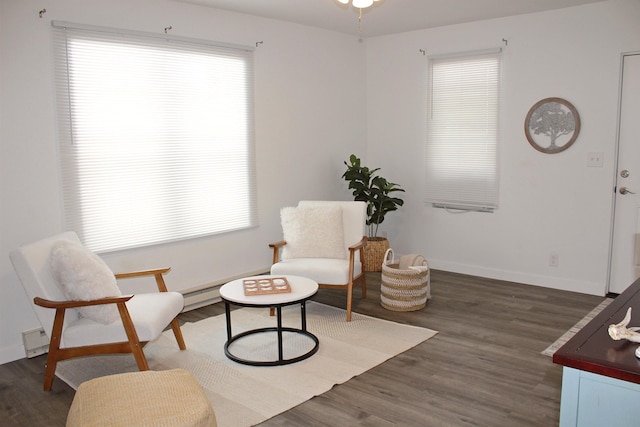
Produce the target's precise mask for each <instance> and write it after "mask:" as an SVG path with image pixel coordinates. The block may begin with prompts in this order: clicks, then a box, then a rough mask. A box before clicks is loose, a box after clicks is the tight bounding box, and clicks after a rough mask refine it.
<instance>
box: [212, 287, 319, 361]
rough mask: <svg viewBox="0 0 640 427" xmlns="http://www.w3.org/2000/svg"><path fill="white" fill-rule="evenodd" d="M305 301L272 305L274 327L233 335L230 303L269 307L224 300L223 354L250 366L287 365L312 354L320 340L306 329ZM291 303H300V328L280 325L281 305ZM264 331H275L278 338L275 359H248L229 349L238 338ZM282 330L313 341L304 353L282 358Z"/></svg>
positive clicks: (314, 352)
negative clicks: (225, 332) (276, 356)
mask: <svg viewBox="0 0 640 427" xmlns="http://www.w3.org/2000/svg"><path fill="white" fill-rule="evenodd" d="M306 302H307V300H306V299H305V300H303V301H295V302H292V303H287V304H279V305H275V306H273V308H275V309H276V320H277V326H276V327H266V328H258V329H252V330H249V331H245V332H242V333H240V334H237V335H233V334H232V333H231V307H230V305H231V304H234V305H239V306H243V307H265V308H269V307H266V306H257V305H253V304H239V303H236V302H229V301H227V300H224V309H225V316H226V319H227V342H226V343H225V344H224V354H225V355H226V356H227V357H228V358H229V359H231V360H233V361H234V362H238V363H242V364H244V365H251V366H280V365H288V364H291V363H296V362H300V361H301V360H305V359H308V358H309V357H311V356H313V355H314V354H316V352H317V351H318V347H319V346H320V341H319V340H318V337H316V336H315V335H313V334H312V333H311V332H309V331H307V313H306ZM293 304H300V317H301V327H300V329H298V328H289V327H283V326H282V307H283V306H285V305H293ZM265 332H276V334H277V340H278V359H277V360H250V359H243V358H241V357H238V356H236V355H234V354H232V353H231V351H230V350H229V347H230V346H231V344H232V343H234V342H235V341H237V340H239V339H241V338H244V337H247V336H250V335H255V334H261V333H265ZM283 332H286V333H295V334H300V335H304V336H306V337H308V338H310V339H311V340H312V341H313V343H314V344H313V347H312V348H311V349H310V350H309V351H307V352H306V353H304V354H301V355H299V356H296V357H291V358H287V359H285V358H284V351H283V348H282V335H283Z"/></svg>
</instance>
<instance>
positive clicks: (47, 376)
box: [44, 308, 65, 391]
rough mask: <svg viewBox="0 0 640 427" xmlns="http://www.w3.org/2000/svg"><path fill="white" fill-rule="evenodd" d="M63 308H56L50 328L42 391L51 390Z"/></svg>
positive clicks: (58, 351)
mask: <svg viewBox="0 0 640 427" xmlns="http://www.w3.org/2000/svg"><path fill="white" fill-rule="evenodd" d="M64 314H65V309H64V308H57V309H56V315H55V317H54V319H53V327H52V328H51V340H50V341H49V354H48V355H47V367H46V369H45V372H44V391H49V390H51V386H52V385H53V377H54V375H55V373H56V366H57V364H58V354H59V353H60V337H61V336H62V324H63V323H64Z"/></svg>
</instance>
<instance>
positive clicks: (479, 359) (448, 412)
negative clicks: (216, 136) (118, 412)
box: [0, 271, 603, 427]
mask: <svg viewBox="0 0 640 427" xmlns="http://www.w3.org/2000/svg"><path fill="white" fill-rule="evenodd" d="M367 282H368V285H369V286H368V298H366V299H364V300H362V299H360V298H359V295H360V294H359V291H356V299H355V300H354V310H355V311H357V312H359V313H363V314H368V315H372V316H376V317H380V318H384V319H388V320H393V321H396V322H401V323H408V324H412V325H417V326H423V327H427V328H431V329H435V330H437V331H439V334H438V335H436V337H434V338H432V339H430V340H428V341H426V342H424V343H422V344H420V345H418V346H416V347H415V348H413V349H411V350H409V351H407V352H405V353H403V354H400V355H398V356H396V357H395V358H393V359H391V360H389V361H387V362H385V363H383V364H382V365H380V366H378V367H376V368H374V369H371V370H370V371H367V372H366V373H364V374H363V375H360V376H358V377H356V378H354V379H352V380H350V381H348V382H347V383H345V384H342V385H339V386H336V387H334V388H333V389H332V390H330V391H328V392H327V393H325V394H323V395H321V396H318V397H316V398H313V399H311V400H309V401H307V402H305V403H303V404H301V405H299V406H297V407H296V408H293V409H291V410H289V411H287V412H285V413H283V414H281V415H278V416H276V417H274V418H272V419H270V420H268V421H266V422H265V423H263V425H264V426H300V425H331V426H339V425H340V426H343V425H344V426H346V425H349V426H357V425H362V426H393V425H397V426H417V425H420V426H555V425H557V424H558V416H559V408H560V403H559V402H560V387H561V381H562V369H561V367H560V366H557V365H554V364H553V363H552V362H551V358H549V357H546V356H543V355H541V354H540V352H541V351H543V350H544V349H545V348H546V347H547V346H548V345H549V344H551V343H552V342H553V341H554V340H555V339H556V338H557V337H559V336H560V335H562V334H563V333H564V332H565V331H566V330H567V329H569V328H570V327H571V326H573V325H574V324H575V323H576V322H577V321H578V320H579V319H581V318H582V317H583V316H584V315H585V314H587V313H588V312H589V311H590V310H591V309H592V308H594V307H595V306H596V305H598V304H599V303H600V302H601V301H602V300H603V298H600V297H595V296H590V295H583V294H576V293H571V292H564V291H557V290H552V289H545V288H540V287H534V286H527V285H521V284H515V283H509V282H501V281H496V280H490V279H483V278H477V277H472V276H465V275H460V274H453V273H446V272H439V271H433V272H432V277H431V286H432V294H433V299H432V300H431V301H430V302H429V303H428V304H427V307H426V308H425V309H423V310H420V311H416V312H407V313H400V312H392V311H388V310H385V309H383V308H382V307H381V306H380V304H379V300H380V297H379V295H380V274H379V273H367ZM344 299H345V298H344V292H340V291H332V290H325V289H323V290H320V292H319V293H318V295H317V296H316V297H315V300H316V301H319V302H323V303H326V304H331V305H335V306H338V307H343V308H344V305H345V302H344ZM222 312H223V307H222V306H221V304H214V305H211V306H208V307H203V308H201V309H198V310H194V311H191V312H188V313H184V314H181V315H180V316H181V320H182V321H188V322H190V321H197V320H199V319H201V318H205V317H208V316H212V315H217V314H220V313H222ZM220 344H221V345H222V343H220ZM380 345H381V346H384V342H381V343H380ZM44 362H45V358H44V357H43V356H40V357H37V358H33V359H22V360H18V361H15V362H11V363H7V364H4V365H0V425H1V426H5V427H8V426H64V424H65V420H66V414H67V411H68V409H69V406H70V404H71V401H72V399H73V394H74V392H73V390H72V389H71V388H69V387H68V386H67V385H66V384H64V383H63V382H62V381H60V380H59V379H55V380H54V384H53V389H52V391H50V392H44V391H42V379H43V375H44ZM223 427H226V426H223Z"/></svg>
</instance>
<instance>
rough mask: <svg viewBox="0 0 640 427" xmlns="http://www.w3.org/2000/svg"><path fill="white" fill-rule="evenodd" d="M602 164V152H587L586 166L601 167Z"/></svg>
mask: <svg viewBox="0 0 640 427" xmlns="http://www.w3.org/2000/svg"><path fill="white" fill-rule="evenodd" d="M603 164H604V153H602V152H590V153H587V166H588V167H590V168H601V167H602V165H603Z"/></svg>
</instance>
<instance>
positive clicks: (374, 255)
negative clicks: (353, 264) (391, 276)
mask: <svg viewBox="0 0 640 427" xmlns="http://www.w3.org/2000/svg"><path fill="white" fill-rule="evenodd" d="M387 249H389V240H387V239H383V238H380V240H367V245H366V246H365V248H364V271H380V270H382V262H383V261H384V254H385V252H386V251H387Z"/></svg>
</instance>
